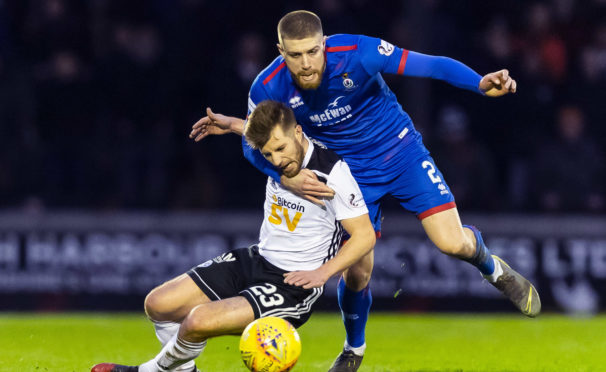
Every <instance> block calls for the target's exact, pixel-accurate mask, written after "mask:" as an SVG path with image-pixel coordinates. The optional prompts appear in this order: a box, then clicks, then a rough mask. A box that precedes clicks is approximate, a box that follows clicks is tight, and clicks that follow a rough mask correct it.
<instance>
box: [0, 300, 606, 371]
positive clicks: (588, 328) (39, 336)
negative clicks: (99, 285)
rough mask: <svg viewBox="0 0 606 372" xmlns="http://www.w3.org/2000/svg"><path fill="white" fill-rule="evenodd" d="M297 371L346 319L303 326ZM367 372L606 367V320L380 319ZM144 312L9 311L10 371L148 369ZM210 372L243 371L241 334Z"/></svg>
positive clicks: (323, 354)
mask: <svg viewBox="0 0 606 372" xmlns="http://www.w3.org/2000/svg"><path fill="white" fill-rule="evenodd" d="M299 333H300V335H301V339H302V343H303V352H302V354H301V358H300V359H299V362H298V363H297V365H296V366H295V368H294V370H295V371H301V372H303V371H326V370H328V367H329V366H330V364H331V363H332V360H333V359H334V357H335V356H336V355H337V354H338V352H339V351H340V349H341V347H342V343H343V340H344V331H343V326H342V324H341V320H340V317H339V315H337V314H335V313H327V314H322V313H319V314H314V315H313V316H312V317H311V319H310V321H309V322H308V323H307V324H305V325H304V326H303V327H301V328H300V329H299ZM367 343H368V349H367V352H366V357H365V359H364V363H363V365H362V367H361V368H360V372H365V371H367V372H370V371H374V372H378V371H532V372H537V371H550V372H551V371H566V372H569V371H606V316H604V315H600V316H596V317H591V318H572V317H566V316H559V315H543V316H541V317H539V318H537V319H527V318H525V317H523V316H522V315H475V314H469V315H460V314H440V315H429V314H406V313H402V314H394V313H380V312H374V313H371V317H370V320H369V322H368V327H367ZM158 346H159V344H158V343H157V341H156V338H155V335H154V333H153V328H152V326H151V324H150V323H149V322H148V321H147V320H146V319H145V317H144V316H143V315H141V314H70V313H67V314H0V371H11V372H12V371H34V372H46V371H68V372H69V371H89V370H90V367H91V366H92V365H94V364H96V363H101V362H120V363H124V364H139V363H141V362H144V361H147V360H149V359H151V358H152V357H153V356H154V355H155V353H156V352H157V351H158V350H159V347H158ZM197 364H198V367H199V368H200V370H202V371H204V372H211V371H212V372H216V371H220V372H223V371H240V372H245V371H246V369H245V367H244V365H243V364H242V362H241V361H240V357H239V353H238V338H237V337H233V336H231V337H221V338H216V339H213V340H211V341H210V342H209V344H208V346H207V348H206V350H205V351H204V353H203V355H202V356H201V357H200V358H199V359H198V360H197Z"/></svg>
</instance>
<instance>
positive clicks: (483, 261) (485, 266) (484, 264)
mask: <svg viewBox="0 0 606 372" xmlns="http://www.w3.org/2000/svg"><path fill="white" fill-rule="evenodd" d="M463 227H466V228H468V229H470V230H471V231H473V235H474V236H475V237H476V253H475V254H474V255H473V256H472V257H471V258H469V259H467V260H466V261H467V262H469V263H470V264H472V265H474V266H475V267H477V268H478V270H480V272H481V273H482V274H484V275H490V274H492V273H493V272H494V259H493V258H492V255H491V254H490V250H488V248H487V247H486V244H484V240H483V239H482V234H481V233H480V230H478V229H477V228H476V227H475V226H471V225H463Z"/></svg>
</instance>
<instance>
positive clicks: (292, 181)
mask: <svg viewBox="0 0 606 372" xmlns="http://www.w3.org/2000/svg"><path fill="white" fill-rule="evenodd" d="M280 183H281V184H282V186H284V187H286V188H287V189H289V190H290V191H292V192H294V193H295V194H297V195H299V196H301V197H303V198H305V199H307V200H309V201H310V202H312V203H314V204H318V205H322V206H324V202H323V201H322V200H321V199H332V198H333V197H334V196H335V191H334V190H333V189H331V188H330V187H328V186H326V184H324V183H323V182H320V181H319V180H318V177H317V176H316V174H315V173H314V172H312V171H310V170H309V169H301V171H300V172H299V174H297V175H296V176H294V177H292V178H288V177H286V176H282V177H281V178H280Z"/></svg>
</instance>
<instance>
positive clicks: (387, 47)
mask: <svg viewBox="0 0 606 372" xmlns="http://www.w3.org/2000/svg"><path fill="white" fill-rule="evenodd" d="M377 49H378V50H379V53H380V54H382V55H384V56H386V57H389V56H390V55H391V53H393V51H394V49H395V47H394V46H393V44H390V43H388V42H387V41H385V40H381V44H379V46H378V47H377Z"/></svg>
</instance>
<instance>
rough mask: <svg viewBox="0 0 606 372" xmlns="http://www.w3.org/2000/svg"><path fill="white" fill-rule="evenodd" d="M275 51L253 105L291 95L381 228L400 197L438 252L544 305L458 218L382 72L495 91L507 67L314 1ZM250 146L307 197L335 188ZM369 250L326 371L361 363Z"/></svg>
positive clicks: (283, 25) (247, 150)
mask: <svg viewBox="0 0 606 372" xmlns="http://www.w3.org/2000/svg"><path fill="white" fill-rule="evenodd" d="M278 41H279V43H278V50H279V52H280V56H278V57H277V58H276V59H275V60H274V61H273V62H272V63H271V64H270V65H269V66H268V67H267V68H266V69H265V70H263V71H262V72H261V73H260V74H259V75H258V76H257V78H256V79H255V81H254V82H253V84H252V87H251V89H250V94H249V99H248V112H249V114H250V112H252V111H253V110H254V108H255V107H256V105H257V104H258V103H260V102H261V101H263V100H267V99H272V100H277V101H281V102H284V103H285V104H288V105H290V107H291V108H292V109H293V111H294V112H295V116H296V118H297V121H298V122H299V124H301V125H302V126H303V130H304V132H305V133H306V134H307V135H308V136H309V137H311V138H313V139H314V140H317V141H320V142H321V143H323V144H324V145H326V146H327V147H328V148H329V149H331V150H333V151H335V152H336V153H337V154H339V155H340V156H341V157H342V158H343V159H344V160H345V161H346V162H347V163H348V164H349V166H350V169H351V172H352V174H353V176H354V178H355V179H356V181H357V182H358V184H359V186H360V189H361V191H362V194H363V196H364V200H365V202H366V205H367V207H368V209H369V214H370V219H371V222H372V223H373V226H374V229H375V231H376V233H377V235H380V231H381V203H380V200H381V198H382V197H383V196H385V195H392V196H393V197H395V198H396V199H397V200H398V201H399V202H400V204H401V205H402V207H404V209H406V210H408V211H410V212H413V213H414V214H415V215H416V216H417V218H418V219H419V220H420V221H421V224H422V225H423V228H424V229H425V232H426V233H427V236H428V237H429V239H430V240H431V241H432V242H433V243H434V244H435V245H436V246H437V247H438V249H440V251H441V252H443V253H445V254H447V255H450V256H453V257H456V258H459V259H461V260H464V261H467V262H469V263H471V264H472V265H474V266H476V267H477V268H478V269H479V271H480V272H481V274H482V275H483V276H484V277H485V278H486V279H487V280H488V281H489V282H490V283H492V284H493V285H494V286H495V287H496V288H497V289H499V290H500V291H501V292H503V294H504V295H505V296H507V297H508V298H509V299H510V300H511V301H512V302H513V303H514V305H515V306H516V307H517V308H518V309H519V310H520V311H521V312H522V313H523V314H525V315H527V316H530V317H534V316H536V315H538V314H539V312H540V309H541V303H540V299H539V295H538V293H537V291H536V289H535V288H534V287H533V285H532V284H531V283H530V282H529V281H528V280H526V279H525V278H524V277H523V276H522V275H520V274H519V273H517V272H516V271H514V270H513V269H512V268H510V267H509V266H508V265H507V264H506V263H505V262H504V261H503V260H502V259H500V258H499V257H497V256H493V255H491V253H490V251H489V250H488V248H487V247H486V245H485V244H484V242H483V240H482V235H481V233H480V231H479V230H478V229H477V228H476V227H474V226H469V225H462V224H461V221H460V218H459V214H458V211H457V208H456V204H455V200H454V196H453V195H452V193H451V191H450V189H449V187H448V184H447V183H446V182H445V180H444V177H443V175H442V174H441V173H440V171H439V169H438V168H437V166H436V164H435V163H434V160H433V159H432V157H431V156H430V155H429V151H428V150H427V149H426V148H425V146H424V145H423V142H422V138H421V134H420V133H419V132H418V131H417V130H416V129H415V127H414V125H413V123H412V121H411V119H410V117H409V116H408V114H407V113H406V112H405V111H404V110H403V109H402V107H401V106H400V104H399V103H398V101H397V99H396V96H395V95H394V93H393V92H392V91H391V90H390V89H389V87H388V86H387V85H386V84H385V81H384V80H383V77H382V74H383V73H386V74H398V75H404V76H415V77H430V78H433V79H439V80H442V81H445V82H447V83H449V84H451V85H454V86H456V87H459V88H463V89H466V90H470V91H473V92H475V93H478V94H482V95H486V96H489V97H499V96H502V95H505V94H508V93H515V91H516V82H515V80H513V79H512V78H511V77H510V76H509V72H508V71H507V70H500V71H497V72H493V73H489V74H486V75H484V76H480V75H479V74H477V73H476V72H475V71H473V70H472V69H471V68H469V67H467V66H466V65H464V64H463V63H461V62H458V61H456V60H453V59H451V58H447V57H437V56H430V55H425V54H421V53H417V52H413V51H409V50H406V49H402V48H399V47H397V46H394V45H392V44H390V43H388V42H386V41H384V40H381V39H377V38H373V37H368V36H363V35H349V34H338V35H332V36H329V37H326V36H324V34H323V32H322V24H321V21H320V19H319V18H318V17H317V16H316V15H315V14H314V13H311V12H308V11H295V12H291V13H288V14H287V15H285V16H284V17H283V18H282V19H281V20H280V22H279V24H278ZM242 124H243V123H242V119H239V118H234V117H228V116H224V115H221V114H215V113H213V112H212V111H211V110H210V108H208V109H207V116H206V117H204V118H202V119H200V120H199V121H198V122H197V123H196V124H195V125H194V126H193V128H192V132H191V134H190V137H191V138H193V139H195V140H196V141H200V140H201V139H203V138H204V137H206V136H208V135H219V134H225V133H230V132H231V131H232V130H231V128H235V127H238V126H241V125H242ZM242 143H243V149H244V155H245V156H246V158H247V159H248V160H249V161H250V162H251V163H253V164H254V165H255V166H256V167H257V168H258V169H260V170H261V171H262V172H263V173H265V174H267V175H269V176H271V177H272V178H274V179H275V180H276V181H279V182H280V183H281V184H282V185H283V186H285V187H287V188H289V189H290V190H291V191H293V192H295V193H297V194H299V195H303V196H305V197H306V198H307V199H308V200H312V201H314V202H317V203H322V199H323V198H330V197H331V196H332V190H330V189H329V188H328V187H326V185H324V184H323V183H322V182H320V181H319V180H317V178H316V177H315V176H314V175H313V174H311V172H301V173H299V175H297V176H296V177H291V178H289V177H287V176H285V175H283V174H281V173H280V171H279V170H278V169H276V168H275V167H274V166H272V165H271V164H270V163H269V162H268V161H267V160H265V159H264V158H263V156H262V155H261V154H260V153H259V152H258V151H255V150H253V149H252V148H251V147H250V146H249V145H248V144H247V143H246V141H243V142H242ZM372 267H373V258H372V257H367V258H366V259H364V260H362V261H360V262H358V263H357V264H356V265H354V266H352V267H350V268H349V269H348V270H347V271H345V272H344V273H343V277H342V278H341V280H340V281H339V284H338V290H337V292H338V301H339V306H340V308H341V311H342V315H343V322H344V324H345V329H346V332H347V336H346V340H345V345H344V349H343V352H342V353H341V354H339V356H338V357H337V359H336V360H335V363H334V364H333V366H332V367H331V369H330V371H334V372H336V371H356V370H357V369H358V368H359V366H360V363H361V361H362V356H363V354H364V350H365V347H366V343H365V336H364V329H365V326H366V321H367V318H368V312H369V309H370V305H371V302H372V297H371V292H370V288H369V286H368V283H369V280H370V275H371V272H372Z"/></svg>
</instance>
